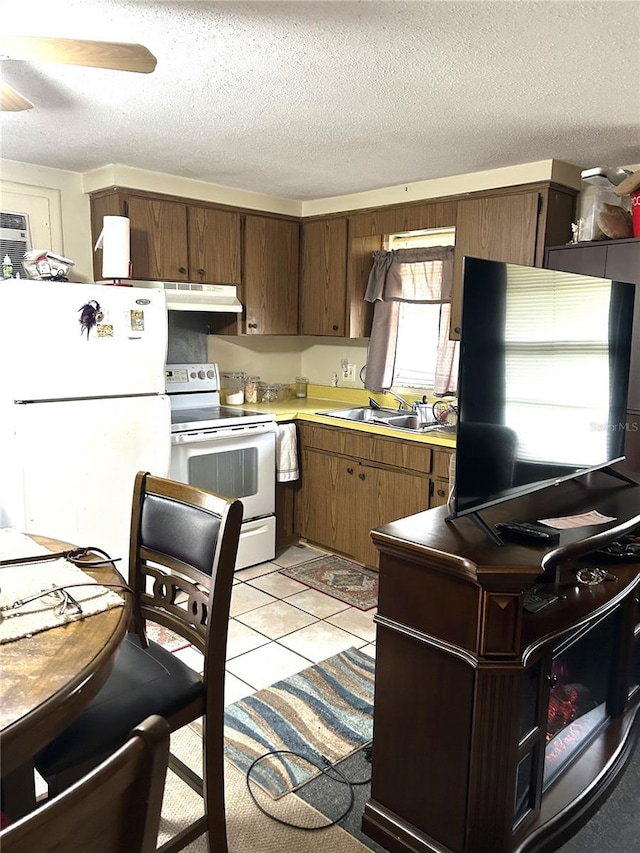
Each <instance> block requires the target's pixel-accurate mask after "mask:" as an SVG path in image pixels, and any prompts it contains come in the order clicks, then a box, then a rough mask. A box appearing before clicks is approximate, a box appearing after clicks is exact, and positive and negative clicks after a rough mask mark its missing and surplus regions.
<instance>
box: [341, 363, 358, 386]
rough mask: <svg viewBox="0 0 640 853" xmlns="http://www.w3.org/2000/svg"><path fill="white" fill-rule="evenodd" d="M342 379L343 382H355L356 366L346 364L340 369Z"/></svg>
mask: <svg viewBox="0 0 640 853" xmlns="http://www.w3.org/2000/svg"><path fill="white" fill-rule="evenodd" d="M342 379H343V380H344V381H345V382H355V381H356V366H355V364H346V365H345V366H344V367H343V368H342Z"/></svg>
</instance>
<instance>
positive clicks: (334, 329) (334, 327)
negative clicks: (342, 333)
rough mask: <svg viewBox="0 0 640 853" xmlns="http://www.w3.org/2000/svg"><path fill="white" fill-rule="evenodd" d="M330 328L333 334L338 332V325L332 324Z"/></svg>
mask: <svg viewBox="0 0 640 853" xmlns="http://www.w3.org/2000/svg"><path fill="white" fill-rule="evenodd" d="M331 328H332V330H333V331H334V332H337V331H338V324H337V323H334V324H333V326H332V327H331Z"/></svg>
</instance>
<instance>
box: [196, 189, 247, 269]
mask: <svg viewBox="0 0 640 853" xmlns="http://www.w3.org/2000/svg"><path fill="white" fill-rule="evenodd" d="M187 226H188V236H189V281H198V282H200V281H201V282H207V283H209V284H241V281H242V244H241V221H240V214H239V213H234V212H232V211H228V210H216V209H215V208H211V207H197V206H195V205H189V207H188V208H187Z"/></svg>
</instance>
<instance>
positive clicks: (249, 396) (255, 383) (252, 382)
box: [244, 376, 260, 403]
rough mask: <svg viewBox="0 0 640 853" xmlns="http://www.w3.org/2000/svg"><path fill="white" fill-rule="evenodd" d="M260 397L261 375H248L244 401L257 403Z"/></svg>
mask: <svg viewBox="0 0 640 853" xmlns="http://www.w3.org/2000/svg"><path fill="white" fill-rule="evenodd" d="M259 398H260V377H259V376H247V381H246V382H245V385H244V401H245V403H257V402H259Z"/></svg>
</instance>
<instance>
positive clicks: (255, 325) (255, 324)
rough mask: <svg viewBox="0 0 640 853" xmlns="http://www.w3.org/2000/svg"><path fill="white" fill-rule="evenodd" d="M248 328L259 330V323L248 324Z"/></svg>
mask: <svg viewBox="0 0 640 853" xmlns="http://www.w3.org/2000/svg"><path fill="white" fill-rule="evenodd" d="M247 327H248V328H249V329H257V328H258V324H257V323H247Z"/></svg>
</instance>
